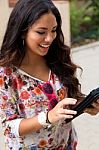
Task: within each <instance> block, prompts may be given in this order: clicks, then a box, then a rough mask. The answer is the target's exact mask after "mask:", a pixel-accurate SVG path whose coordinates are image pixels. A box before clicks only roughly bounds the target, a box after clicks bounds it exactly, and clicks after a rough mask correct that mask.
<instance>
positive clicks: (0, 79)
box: [0, 77, 4, 86]
mask: <svg viewBox="0 0 99 150" xmlns="http://www.w3.org/2000/svg"><path fill="white" fill-rule="evenodd" d="M3 84H4V80H3V78H2V77H0V86H3Z"/></svg>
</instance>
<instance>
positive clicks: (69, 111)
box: [61, 109, 77, 115]
mask: <svg viewBox="0 0 99 150" xmlns="http://www.w3.org/2000/svg"><path fill="white" fill-rule="evenodd" d="M61 113H62V114H68V115H76V114H77V111H74V110H70V109H62V110H61Z"/></svg>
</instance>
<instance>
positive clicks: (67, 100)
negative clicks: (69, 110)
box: [59, 98, 77, 107]
mask: <svg viewBox="0 0 99 150" xmlns="http://www.w3.org/2000/svg"><path fill="white" fill-rule="evenodd" d="M76 102H77V100H76V99H73V98H65V99H63V100H62V101H60V102H59V105H60V107H63V106H64V105H75V104H76Z"/></svg>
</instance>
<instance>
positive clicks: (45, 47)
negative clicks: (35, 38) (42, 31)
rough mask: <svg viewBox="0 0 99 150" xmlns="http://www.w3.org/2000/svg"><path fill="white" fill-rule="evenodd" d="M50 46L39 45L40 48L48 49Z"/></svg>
mask: <svg viewBox="0 0 99 150" xmlns="http://www.w3.org/2000/svg"><path fill="white" fill-rule="evenodd" d="M49 46H50V45H44V44H40V47H42V48H49Z"/></svg>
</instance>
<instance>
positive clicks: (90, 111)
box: [84, 108, 98, 115]
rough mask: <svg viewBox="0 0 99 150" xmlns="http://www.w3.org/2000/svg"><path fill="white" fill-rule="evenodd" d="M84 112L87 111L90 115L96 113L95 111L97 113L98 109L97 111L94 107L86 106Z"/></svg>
mask: <svg viewBox="0 0 99 150" xmlns="http://www.w3.org/2000/svg"><path fill="white" fill-rule="evenodd" d="M84 112H85V113H88V114H90V115H96V114H97V113H98V111H97V109H95V108H91V109H90V108H86V109H85V110H84Z"/></svg>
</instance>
